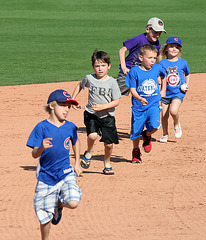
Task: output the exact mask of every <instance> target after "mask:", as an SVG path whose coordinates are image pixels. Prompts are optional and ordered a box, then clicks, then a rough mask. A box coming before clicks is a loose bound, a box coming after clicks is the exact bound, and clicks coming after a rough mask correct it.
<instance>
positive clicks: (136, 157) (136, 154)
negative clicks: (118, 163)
mask: <svg viewBox="0 0 206 240" xmlns="http://www.w3.org/2000/svg"><path fill="white" fill-rule="evenodd" d="M140 155H141V152H140V149H139V148H134V149H133V151H132V163H141V162H142V160H141V158H140Z"/></svg>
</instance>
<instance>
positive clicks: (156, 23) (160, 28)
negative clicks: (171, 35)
mask: <svg viewBox="0 0 206 240" xmlns="http://www.w3.org/2000/svg"><path fill="white" fill-rule="evenodd" d="M147 28H153V29H154V30H155V31H156V32H165V33H167V32H166V31H165V30H164V23H163V21H162V20H161V19H159V18H156V17H153V18H150V20H149V21H148V22H147Z"/></svg>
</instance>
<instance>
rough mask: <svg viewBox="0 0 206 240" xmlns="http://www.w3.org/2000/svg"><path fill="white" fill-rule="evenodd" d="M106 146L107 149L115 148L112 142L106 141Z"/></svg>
mask: <svg viewBox="0 0 206 240" xmlns="http://www.w3.org/2000/svg"><path fill="white" fill-rule="evenodd" d="M104 146H105V149H108V150H111V149H112V148H113V144H112V143H111V144H109V143H105V144H104Z"/></svg>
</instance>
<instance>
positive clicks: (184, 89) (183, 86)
mask: <svg viewBox="0 0 206 240" xmlns="http://www.w3.org/2000/svg"><path fill="white" fill-rule="evenodd" d="M180 89H181V91H183V92H187V91H188V89H189V86H188V84H187V83H183V84H182V85H181V87H180Z"/></svg>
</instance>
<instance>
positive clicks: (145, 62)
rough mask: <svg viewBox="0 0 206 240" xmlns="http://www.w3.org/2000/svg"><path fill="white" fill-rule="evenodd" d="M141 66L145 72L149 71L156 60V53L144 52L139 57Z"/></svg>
mask: <svg viewBox="0 0 206 240" xmlns="http://www.w3.org/2000/svg"><path fill="white" fill-rule="evenodd" d="M139 59H140V61H141V62H142V66H143V67H144V68H145V69H146V70H150V69H151V68H152V66H153V65H154V64H155V62H156V60H157V53H156V52H153V51H149V50H146V51H145V52H144V54H143V55H140V56H139Z"/></svg>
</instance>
